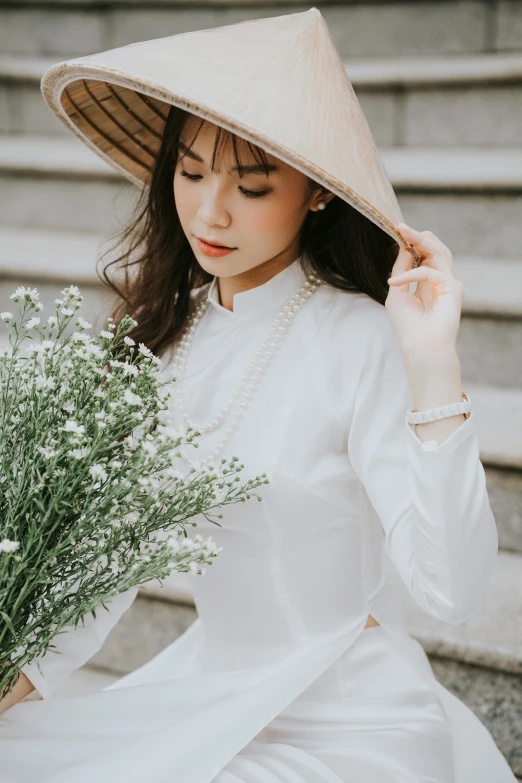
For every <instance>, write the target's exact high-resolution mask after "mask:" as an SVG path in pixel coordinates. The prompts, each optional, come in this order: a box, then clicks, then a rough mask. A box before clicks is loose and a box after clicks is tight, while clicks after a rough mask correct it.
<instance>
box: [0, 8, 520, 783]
mask: <svg viewBox="0 0 522 783" xmlns="http://www.w3.org/2000/svg"><path fill="white" fill-rule="evenodd" d="M316 6H317V7H318V8H320V10H321V13H322V14H323V16H324V17H325V19H326V21H327V22H328V25H329V28H330V30H331V32H332V35H333V37H334V40H335V42H336V45H337V47H338V49H339V51H340V53H341V56H342V57H343V59H344V61H345V64H346V69H347V72H348V74H349V76H350V78H351V80H352V83H353V85H354V88H355V90H356V93H357V95H358V97H359V100H360V102H361V105H362V107H363V110H364V111H365V114H366V116H367V118H368V121H369V124H370V127H371V129H372V132H373V134H374V138H375V141H376V143H377V145H378V147H379V150H380V151H381V154H382V156H383V160H384V163H385V166H386V168H387V170H388V172H389V174H390V177H391V179H392V182H393V185H394V188H395V190H396V192H397V195H398V198H399V201H400V204H401V208H402V211H403V215H404V219H405V220H406V221H407V222H408V223H410V224H411V225H413V226H414V227H416V228H419V229H420V230H423V229H427V228H429V229H431V230H432V231H434V232H435V233H436V234H437V235H438V236H440V238H441V239H442V240H443V241H444V242H445V244H447V245H448V246H449V247H450V248H451V249H452V251H453V255H454V265H455V274H456V275H457V277H459V279H461V280H462V281H463V283H464V286H465V289H466V296H465V300H464V305H463V318H462V322H461V328H460V332H459V344H458V349H459V356H460V358H461V362H462V368H463V387H464V389H465V390H466V391H468V392H469V394H470V396H471V399H472V402H473V405H474V408H475V410H476V414H477V427H478V431H479V440H480V447H481V459H482V461H483V464H484V466H485V469H486V476H487V482H488V489H489V494H490V499H491V503H492V506H493V509H494V512H495V516H496V519H497V523H498V528H499V538H500V546H501V552H500V553H499V557H498V559H497V564H496V569H495V573H494V578H493V580H492V584H491V590H490V594H489V597H488V601H487V603H486V606H485V607H484V609H483V611H482V612H481V613H480V614H479V615H478V616H476V617H475V618H472V620H470V621H468V622H466V623H462V624H461V625H459V626H450V625H445V624H442V623H437V622H436V621H435V620H431V619H430V618H427V617H426V615H423V614H422V613H421V612H419V613H415V612H414V613H412V615H411V617H410V618H409V624H410V627H411V632H412V634H413V635H414V636H416V638H418V639H419V640H420V641H421V643H422V644H423V645H424V647H425V649H426V650H427V652H428V654H429V656H430V659H431V661H432V663H433V666H434V669H435V672H436V674H437V676H438V677H439V679H440V680H441V681H442V682H443V683H444V684H445V685H446V686H447V687H449V688H450V689H451V690H453V691H454V692H455V693H457V694H458V696H459V697H460V698H461V699H463V701H465V702H466V703H468V704H469V705H470V707H471V708H472V709H473V710H474V711H475V712H476V713H477V715H478V716H479V718H480V719H481V720H482V721H483V722H484V723H485V724H486V725H487V726H488V728H489V729H490V730H491V731H492V733H493V736H494V737H495V739H496V741H497V743H498V744H499V747H500V748H501V750H502V752H503V753H504V754H505V756H506V758H507V759H508V760H509V762H510V764H511V766H512V768H513V770H514V771H515V773H516V774H517V775H518V776H520V777H521V778H522V728H521V727H522V687H521V685H522V622H521V619H522V608H521V607H522V220H521V218H520V216H521V214H522V133H521V130H520V129H521V127H522V89H521V87H522V0H497V2H489V1H488V0H484V1H483V2H481V1H480V0H469V1H468V0H463V1H460V2H444V1H443V0H438V2H430V1H429V0H428V1H427V2H418V1H417V2H415V1H414V0H411V1H410V2H402V3H401V2H380V3H379V2H373V0H369V1H368V2H365V3H357V2H355V0H351V1H350V0H345V1H344V2H343V0H330V2H317V3H316ZM308 7H309V6H307V5H306V4H303V3H298V2H294V1H293V0H290V1H287V2H286V3H284V4H277V5H276V4H272V5H270V3H269V2H264V3H262V2H259V1H258V0H230V1H229V2H228V3H226V4H225V3H224V2H222V1H220V0H198V3H197V4H190V3H187V2H186V0H185V2H182V0H154V2H146V0H141V2H140V0H103V1H102V0H89V2H85V3H77V2H76V1H75V0H32V1H31V2H29V0H17V1H16V2H5V1H4V2H2V3H1V4H0V52H1V54H0V204H1V209H0V311H1V310H5V309H9V301H10V300H9V298H8V297H9V294H10V293H11V292H12V291H13V290H14V288H15V287H16V286H17V285H19V284H24V285H31V286H36V287H37V288H38V289H39V291H40V292H41V298H42V301H43V303H44V305H46V310H44V313H45V312H46V311H47V309H48V303H50V302H52V300H53V299H54V298H55V297H56V296H57V294H58V292H59V290H60V288H62V287H63V285H67V284H71V283H74V284H77V285H79V286H80V288H81V291H82V293H83V294H84V310H85V312H84V317H87V318H89V320H91V322H94V323H95V326H98V325H99V326H101V323H102V319H103V316H104V315H105V314H106V313H107V311H108V307H109V302H110V295H109V292H108V291H107V290H106V289H105V288H103V287H102V286H101V285H100V281H99V278H98V275H97V273H96V270H95V260H96V257H97V255H98V252H99V250H100V249H103V248H102V243H103V241H104V240H105V239H107V238H108V237H110V236H111V234H112V233H114V232H115V231H116V230H117V229H118V227H119V226H120V225H122V224H123V223H124V222H125V218H126V215H128V212H129V209H130V207H131V206H132V204H133V203H134V200H135V198H136V197H137V193H136V191H135V189H134V187H133V186H132V185H130V184H129V183H127V182H125V181H123V180H122V179H121V178H120V177H119V175H118V174H117V173H115V172H114V171H113V170H112V169H110V168H109V167H108V166H107V165H106V164H105V163H104V162H103V161H102V160H101V159H100V158H98V157H96V156H95V155H94V154H93V153H91V151H90V150H88V149H87V148H86V147H84V146H83V145H82V144H81V143H80V142H79V141H78V140H77V139H75V138H74V137H73V136H72V135H70V134H68V132H67V131H65V129H63V128H62V126H61V124H59V123H58V121H57V120H56V119H55V118H54V116H53V115H52V114H51V112H49V110H48V109H47V107H46V106H45V104H44V102H43V99H42V97H41V94H40V88H39V80H40V77H41V74H42V73H43V71H44V70H45V68H47V67H48V66H49V65H51V64H52V63H55V62H58V61H60V60H63V59H67V58H68V57H74V56H77V55H79V54H87V53H90V52H96V51H102V50H104V49H109V48H111V47H115V46H120V45H123V44H126V43H130V42H133V41H138V40H145V39H148V38H156V37H162V36H165V35H170V34H174V33H177V32H185V31H189V30H194V29H202V28H205V27H213V26H217V25H222V24H229V23H234V22H236V21H242V20H245V19H252V18H259V17H264V16H272V15H276V14H279V13H291V12H292V11H300V10H306V8H308ZM11 309H12V307H11ZM0 340H3V341H4V342H5V332H3V333H1V334H0ZM178 577H179V575H173V576H172V577H171V578H170V579H169V580H168V581H167V582H165V585H164V587H163V588H159V587H156V586H155V585H148V586H147V588H144V589H143V590H142V591H141V593H140V595H139V597H138V598H137V600H136V601H135V602H134V604H133V606H132V607H131V609H129V611H128V612H127V613H126V614H125V615H124V616H123V617H122V619H121V621H120V622H119V624H118V625H117V627H116V628H115V629H114V630H113V632H112V633H111V634H110V636H109V638H108V639H107V642H106V644H105V645H104V647H103V649H102V650H101V651H100V652H99V653H98V654H97V655H96V656H94V658H93V659H92V660H91V661H90V663H89V665H88V666H86V667H83V669H82V670H80V671H79V672H77V673H75V674H73V675H71V677H70V678H69V682H68V683H64V688H63V693H64V695H67V694H68V693H69V692H76V691H77V692H87V691H88V690H89V689H96V688H97V687H103V686H104V684H106V683H108V682H110V681H111V678H114V677H117V676H120V675H121V674H122V673H124V672H127V671H130V670H132V669H134V668H136V667H137V666H139V665H141V664H142V663H144V662H145V661H147V660H149V659H150V658H151V657H152V656H153V655H154V654H156V653H157V652H159V651H160V650H161V649H163V648H164V647H165V646H166V645H167V644H169V643H171V642H172V641H174V639H176V638H177V637H178V636H179V635H180V634H181V633H183V632H184V631H185V630H186V628H187V627H188V626H189V625H190V624H191V623H192V622H193V621H194V619H195V617H196V612H195V609H194V606H193V603H192V600H191V596H190V590H188V589H187V585H186V581H183V580H182V579H180V578H178ZM492 783H493V782H492Z"/></svg>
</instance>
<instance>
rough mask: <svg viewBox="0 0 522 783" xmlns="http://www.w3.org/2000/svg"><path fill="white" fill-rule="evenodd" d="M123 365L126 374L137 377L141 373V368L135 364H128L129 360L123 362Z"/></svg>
mask: <svg viewBox="0 0 522 783" xmlns="http://www.w3.org/2000/svg"><path fill="white" fill-rule="evenodd" d="M121 367H122V370H123V372H124V373H125V375H132V376H134V377H136V376H137V375H138V374H139V370H138V368H137V367H136V365H135V364H127V362H123V363H122V365H121Z"/></svg>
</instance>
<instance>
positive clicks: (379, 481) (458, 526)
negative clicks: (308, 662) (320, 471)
mask: <svg viewBox="0 0 522 783" xmlns="http://www.w3.org/2000/svg"><path fill="white" fill-rule="evenodd" d="M401 225H404V224H401ZM402 233H403V234H404V236H405V238H406V239H407V240H408V241H409V242H410V243H411V244H415V245H416V247H417V249H418V250H420V251H421V252H422V255H424V258H425V261H426V264H431V265H432V266H424V261H423V263H422V264H421V266H419V267H418V268H417V269H415V270H413V269H411V256H410V254H409V253H408V252H407V251H404V253H402V251H401V253H399V256H398V258H397V262H396V265H395V267H394V272H400V271H402V269H401V266H402V267H404V269H405V278H404V279H403V280H402V282H399V284H398V285H397V286H395V288H393V287H392V288H390V294H389V297H388V299H387V301H386V309H385V310H384V309H382V308H373V307H372V308H371V309H369V310H366V311H365V312H361V313H359V315H360V318H362V319H363V322H362V323H359V325H358V330H357V332H358V334H359V335H361V340H363V341H364V366H363V368H362V372H361V377H360V379H359V385H358V388H357V394H356V400H355V405H354V410H353V412H352V421H351V425H350V432H349V436H348V452H349V456H350V460H351V463H352V466H353V468H354V470H355V472H356V474H357V475H358V477H359V479H360V480H361V482H362V484H363V485H364V487H365V490H366V493H367V495H368V498H369V500H370V502H371V503H372V505H373V506H374V508H375V510H376V512H377V514H378V516H379V518H380V520H381V522H382V525H383V528H384V532H385V539H386V548H387V551H388V553H389V555H390V557H391V559H392V560H393V562H394V564H395V566H396V568H397V570H398V572H399V574H400V576H401V578H402V580H403V581H404V583H405V584H406V586H407V588H408V590H409V591H410V593H411V594H412V596H413V597H414V598H415V600H416V601H417V603H419V604H420V605H421V606H422V607H423V608H424V609H425V611H426V612H428V613H429V614H431V615H433V616H435V617H437V618H439V619H441V620H445V621H446V622H450V623H459V622H462V621H464V620H466V619H468V618H469V617H471V616H472V615H474V614H475V613H477V612H478V611H479V610H480V609H481V608H482V606H483V604H484V601H485V596H486V591H487V587H488V583H489V578H490V575H491V571H492V568H493V563H494V560H495V557H496V554H497V549H498V534H497V528H496V524H495V518H494V516H493V513H492V510H491V507H490V504H489V498H488V493H487V489H486V479H485V473H484V468H483V466H482V463H481V462H480V455H479V444H478V440H477V434H476V430H475V414H474V413H473V412H472V413H471V415H470V416H469V417H468V418H467V419H465V418H464V416H463V415H462V414H461V415H458V416H452V417H450V418H447V419H441V420H438V421H436V422H428V423H425V424H422V425H416V428H417V429H416V430H415V429H414V428H413V427H412V426H411V425H410V424H408V422H407V421H406V411H407V410H408V409H410V408H412V407H413V408H416V409H417V410H424V409H426V408H431V407H435V406H439V405H445V404H447V403H450V402H460V400H461V378H460V363H459V361H458V357H457V353H456V348H455V342H456V335H457V331H458V325H459V320H460V304H461V301H462V288H461V284H460V283H459V282H458V281H455V279H454V278H453V276H452V274H451V254H450V253H449V251H448V250H447V248H446V249H445V250H441V249H440V246H442V248H444V246H443V245H442V243H440V241H439V240H438V239H437V238H436V237H434V235H433V234H431V232H423V233H422V234H419V233H418V232H414V231H413V229H409V232H407V231H406V230H404V231H402ZM415 235H417V236H415ZM446 251H447V252H446ZM447 254H449V256H448V255H447ZM407 256H410V259H409V262H408V259H407ZM408 268H409V269H408ZM428 279H431V280H432V281H434V282H432V283H430V282H428ZM411 280H417V281H423V282H421V283H419V284H418V286H417V291H416V293H415V294H410V293H409V282H410V281H411ZM421 286H422V287H421ZM388 316H389V317H388ZM390 321H391V323H390Z"/></svg>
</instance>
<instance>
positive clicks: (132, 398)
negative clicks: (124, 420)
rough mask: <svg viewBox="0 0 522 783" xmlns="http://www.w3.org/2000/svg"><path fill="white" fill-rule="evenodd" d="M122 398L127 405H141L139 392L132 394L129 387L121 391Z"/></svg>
mask: <svg viewBox="0 0 522 783" xmlns="http://www.w3.org/2000/svg"><path fill="white" fill-rule="evenodd" d="M123 399H124V400H125V402H126V403H128V405H143V400H142V399H141V397H140V395H139V394H134V392H131V390H130V389H125V391H124V392H123Z"/></svg>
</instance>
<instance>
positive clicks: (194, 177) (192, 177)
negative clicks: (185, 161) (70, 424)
mask: <svg viewBox="0 0 522 783" xmlns="http://www.w3.org/2000/svg"><path fill="white" fill-rule="evenodd" d="M181 176H182V177H185V178H186V179H188V180H189V181H190V182H198V181H199V180H200V179H202V176H201V174H189V173H188V171H185V170H184V169H183V170H182V171H181ZM239 190H240V192H241V194H242V195H243V196H245V198H261V196H266V195H267V193H271V192H272V191H273V188H268V189H266V190H246V189H245V188H242V187H241V186H239Z"/></svg>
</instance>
